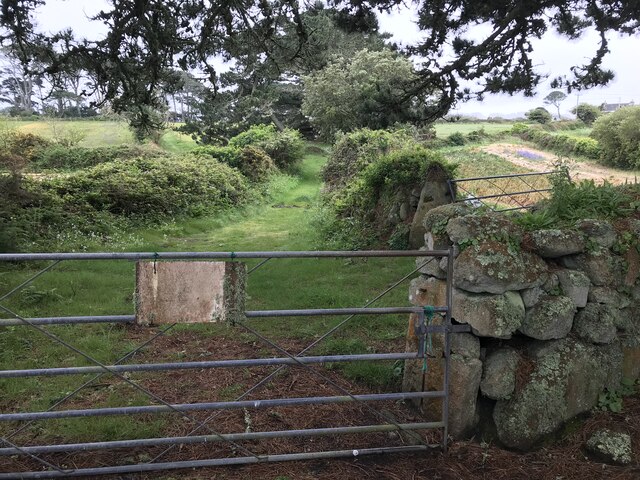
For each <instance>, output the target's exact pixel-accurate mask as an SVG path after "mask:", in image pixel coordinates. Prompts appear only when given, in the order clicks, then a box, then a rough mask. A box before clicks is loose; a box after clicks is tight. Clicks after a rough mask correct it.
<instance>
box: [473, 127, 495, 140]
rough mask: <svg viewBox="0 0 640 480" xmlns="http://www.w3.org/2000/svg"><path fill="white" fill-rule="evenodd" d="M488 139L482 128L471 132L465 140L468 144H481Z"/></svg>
mask: <svg viewBox="0 0 640 480" xmlns="http://www.w3.org/2000/svg"><path fill="white" fill-rule="evenodd" d="M490 137H491V135H489V134H488V133H487V132H486V131H485V129H484V127H480V128H479V129H478V130H472V131H471V132H469V133H468V134H467V140H469V141H470V142H481V141H482V140H485V139H487V138H490Z"/></svg>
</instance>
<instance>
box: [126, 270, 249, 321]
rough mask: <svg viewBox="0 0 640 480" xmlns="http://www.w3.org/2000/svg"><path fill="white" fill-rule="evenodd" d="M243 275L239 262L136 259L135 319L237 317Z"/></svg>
mask: <svg viewBox="0 0 640 480" xmlns="http://www.w3.org/2000/svg"><path fill="white" fill-rule="evenodd" d="M246 276H247V268H246V265H245V264H244V263H239V262H138V263H137V264H136V292H135V299H136V323H137V324H139V325H160V324H167V323H169V324H171V323H220V322H228V323H233V322H235V321H240V320H242V319H244V309H245V284H246Z"/></svg>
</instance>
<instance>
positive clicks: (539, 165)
mask: <svg viewBox="0 0 640 480" xmlns="http://www.w3.org/2000/svg"><path fill="white" fill-rule="evenodd" d="M481 150H482V151H484V152H487V153H492V154H494V155H498V156H499V157H502V158H504V159H505V160H508V161H510V162H511V163H513V164H515V165H518V166H520V167H524V168H528V169H530V170H533V171H536V172H544V171H550V170H554V169H555V165H556V164H557V162H558V161H559V158H558V156H557V155H554V154H553V153H549V152H544V151H542V150H537V149H535V148H531V147H528V146H523V145H516V144H513V143H494V144H492V145H488V146H486V147H481ZM569 171H570V173H571V178H573V179H574V180H593V181H595V182H596V183H602V182H603V181H604V180H606V181H608V182H609V183H613V184H614V185H619V184H623V183H633V182H635V181H640V172H637V171H636V172H633V171H624V170H616V169H613V168H608V167H604V166H602V165H598V164H596V163H591V162H587V161H581V162H570V163H569Z"/></svg>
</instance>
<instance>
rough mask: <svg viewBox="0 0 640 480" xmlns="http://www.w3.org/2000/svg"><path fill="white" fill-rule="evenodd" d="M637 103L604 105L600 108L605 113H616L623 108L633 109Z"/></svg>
mask: <svg viewBox="0 0 640 480" xmlns="http://www.w3.org/2000/svg"><path fill="white" fill-rule="evenodd" d="M634 105H635V103H634V102H633V100H632V101H630V102H629V103H603V104H602V105H601V106H600V110H602V111H603V112H605V113H610V112H615V111H616V110H620V109H621V108H623V107H632V106H634Z"/></svg>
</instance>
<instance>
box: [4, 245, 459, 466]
mask: <svg viewBox="0 0 640 480" xmlns="http://www.w3.org/2000/svg"><path fill="white" fill-rule="evenodd" d="M352 257H390V258H394V257H396V258H397V257H419V258H422V259H423V260H424V261H419V262H418V263H419V264H418V265H417V267H416V268H415V269H414V270H412V271H411V272H409V273H408V274H407V275H405V276H404V277H403V278H401V279H399V280H398V281H397V282H395V283H393V284H392V285H391V286H389V287H388V288H386V289H385V290H384V291H382V292H380V294H378V295H376V296H375V297H374V298H373V299H372V300H370V301H367V302H366V303H365V304H364V305H363V306H362V307H358V308H315V309H305V310H262V311H246V312H244V314H245V316H246V319H247V320H246V321H238V322H235V328H237V329H239V330H241V331H244V332H245V334H250V335H253V336H254V337H255V338H256V339H257V341H258V342H259V343H261V344H262V345H264V346H265V347H268V348H269V349H270V350H271V351H275V352H277V355H278V356H277V357H275V358H272V357H263V358H242V359H231V360H225V359H220V360H217V359H216V360H208V361H189V362H168V363H138V364H131V363H127V360H129V359H130V358H132V357H133V355H135V354H136V353H137V352H140V351H141V350H142V349H144V348H145V347H147V346H149V345H150V344H152V342H154V340H156V339H157V338H159V337H161V336H162V335H163V334H164V333H165V332H167V331H168V330H169V329H171V328H173V327H174V326H175V325H176V324H175V323H173V324H170V325H166V326H165V327H164V328H163V329H160V330H159V331H157V333H154V334H153V335H151V336H150V337H149V338H147V339H146V340H145V341H144V342H143V343H141V344H140V345H138V346H137V347H136V348H134V349H132V350H130V351H129V352H128V353H127V354H126V355H124V356H122V358H120V359H119V360H118V361H116V362H115V363H113V364H110V365H109V364H105V363H103V362H101V361H99V360H98V359H96V358H95V356H94V355H93V354H92V352H91V351H86V350H83V349H82V348H79V347H78V346H76V345H73V344H71V343H70V342H68V341H66V340H64V339H62V338H61V337H60V336H58V335H57V334H56V333H54V332H52V331H51V329H50V328H49V327H50V326H52V325H69V326H70V325H78V324H87V323H123V324H131V323H133V322H134V321H135V316H134V315H111V316H81V317H80V316H76V317H71V316H69V317H41V318H25V317H23V316H22V315H21V314H20V313H19V312H16V311H15V309H14V308H9V307H7V306H6V300H7V299H9V297H11V296H12V295H15V294H16V293H17V292H19V291H20V290H21V289H24V288H25V287H27V286H28V285H30V284H31V283H32V282H33V281H34V280H36V279H37V278H39V277H41V276H42V275H44V274H46V273H47V272H48V271H50V270H51V269H53V268H54V267H56V266H57V265H59V264H60V263H61V262H70V261H75V262H77V261H88V260H99V261H127V260H128V261H132V260H133V261H139V262H140V261H146V262H147V263H149V262H152V263H153V265H154V268H155V262H161V261H163V260H189V261H191V260H200V261H203V260H206V261H211V260H214V259H216V260H231V261H237V260H243V259H262V260H261V262H260V263H258V264H256V265H255V266H254V267H253V268H252V269H251V270H249V272H248V273H251V272H253V271H255V270H256V269H257V268H260V267H261V266H263V265H264V264H265V263H266V262H268V261H270V260H271V259H282V258H297V259H302V258H318V259H321V258H352ZM442 258H446V259H447V271H448V275H447V286H446V304H445V305H435V306H429V307H425V308H423V307H406V306H401V307H384V308H373V307H371V305H372V304H374V302H377V301H378V300H379V299H381V298H383V297H384V296H385V295H387V294H388V293H389V292H390V291H392V290H393V289H395V288H396V287H397V286H398V285H400V284H401V283H402V282H403V281H405V280H407V279H409V278H411V277H412V276H413V275H415V274H416V272H418V271H419V270H420V269H421V268H422V267H424V266H425V265H426V264H427V263H428V262H431V261H439V260H441V259H442ZM44 261H48V262H51V263H49V264H48V265H47V266H46V267H44V268H42V269H41V270H40V271H38V272H37V273H36V274H34V275H32V276H31V277H30V278H29V279H27V280H25V281H23V282H22V283H20V284H19V285H18V286H16V287H15V288H13V289H12V290H10V291H9V292H7V293H4V294H2V295H1V296H0V311H1V312H2V314H1V315H0V316H2V317H9V318H6V319H4V320H0V332H1V330H2V329H5V328H13V329H22V328H24V329H27V330H28V331H31V335H43V336H46V337H48V338H49V339H50V340H51V341H53V342H56V343H57V344H60V345H62V346H63V347H64V348H65V349H68V350H69V351H70V352H73V353H74V354H76V355H78V356H79V357H81V358H83V359H84V361H85V363H86V364H87V366H76V367H57V368H56V366H55V365H46V363H45V365H46V366H47V368H38V369H24V370H2V371H0V379H7V378H25V379H28V378H31V377H42V380H41V381H42V382H45V381H46V380H47V378H49V377H52V376H61V375H86V374H92V375H94V376H93V377H91V378H90V379H89V380H88V381H85V382H84V383H82V384H80V385H79V386H78V387H77V388H76V389H74V390H73V391H71V392H66V395H64V396H63V397H62V398H61V399H59V400H58V401H56V402H55V404H53V405H52V406H51V407H50V408H48V409H47V410H45V411H28V412H27V411H14V410H12V411H9V412H7V411H4V412H0V426H7V425H9V426H11V428H12V429H11V430H8V429H6V428H5V430H4V431H8V432H9V433H8V434H3V435H2V436H1V437H0V461H1V460H3V459H4V460H5V461H6V460H7V459H14V460H9V463H8V465H12V466H13V467H14V468H11V469H10V470H9V471H7V470H6V468H4V469H2V470H1V472H2V473H0V479H9V478H23V479H31V478H62V477H79V476H94V475H104V474H112V475H117V474H127V473H141V472H152V471H158V470H170V469H181V468H196V467H213V466H227V465H242V464H256V463H263V462H278V461H294V460H307V459H328V458H353V457H356V456H363V455H377V454H390V453H408V452H425V451H427V450H429V449H431V448H434V447H437V446H438V445H437V444H436V445H430V444H428V442H427V441H425V439H424V436H423V435H419V434H417V433H416V432H417V431H419V430H426V429H441V430H442V437H441V447H442V449H444V450H446V448H447V437H448V430H447V424H448V416H449V412H448V395H449V353H450V345H449V335H450V333H451V332H455V331H467V328H465V327H467V326H463V325H460V326H455V325H452V324H451V300H452V285H451V279H452V272H453V259H452V257H451V252H450V251H448V250H439V251H298V252H294V251H291V252H201V253H188V252H177V253H168V252H167V253H43V254H0V265H2V262H18V263H20V262H31V263H30V267H31V268H34V265H39V264H36V263H33V262H44ZM5 265H6V263H5ZM158 265H160V263H159V264H158ZM398 313H402V314H407V313H413V314H417V316H418V317H417V318H418V322H417V323H416V326H415V330H416V331H415V333H416V335H417V336H418V338H419V342H418V343H419V345H420V347H419V348H418V349H417V350H418V351H413V352H404V351H402V352H389V353H367V354H343V355H324V356H323V355H315V356H306V355H305V354H306V353H307V352H309V351H310V350H311V349H312V348H313V347H315V346H316V345H318V344H319V343H320V342H322V341H323V340H324V339H326V338H328V337H329V336H331V335H332V334H334V333H335V332H336V331H337V330H339V329H340V328H342V327H343V326H344V325H345V324H347V323H348V322H349V321H350V320H351V319H352V318H354V317H355V316H358V315H363V314H366V315H388V314H398ZM434 313H437V314H439V315H441V316H442V318H443V320H442V322H441V323H440V324H439V325H436V324H432V323H431V321H430V320H431V317H432V316H433V314H434ZM328 315H332V316H344V317H345V318H344V319H342V320H341V321H340V322H339V323H337V324H336V325H334V326H333V327H332V328H330V329H329V330H328V331H327V332H326V333H324V334H323V335H321V336H320V337H318V338H315V339H314V341H313V342H311V343H310V344H309V345H307V346H306V347H305V348H303V349H301V350H299V351H294V352H290V351H288V350H287V349H285V348H283V347H282V346H281V345H279V344H278V342H276V341H274V340H271V339H269V338H267V337H266V336H265V335H263V334H261V333H260V332H258V331H257V330H256V329H255V326H254V325H252V323H254V322H255V321H256V320H255V319H261V318H266V317H302V318H304V319H305V321H306V322H311V321H313V317H317V316H328ZM56 328H57V327H56ZM67 328H72V327H67ZM75 328H78V327H75ZM142 328H144V327H142ZM143 331H145V332H146V331H148V332H149V333H153V332H154V330H151V329H149V330H143ZM432 333H439V334H442V337H443V353H442V355H443V357H444V358H443V361H444V363H443V364H444V374H443V384H442V387H441V389H440V390H438V391H416V392H396V393H368V394H353V393H351V392H350V391H349V390H348V389H346V388H345V387H344V386H341V385H340V384H339V383H337V382H336V381H334V380H332V379H331V378H330V377H329V375H328V374H327V370H325V369H315V368H313V365H318V364H324V363H327V362H332V363H334V362H359V361H367V360H396V361H406V360H411V359H414V360H415V359H424V364H425V367H426V358H427V349H428V345H429V343H430V337H431V334H432ZM419 361H420V362H422V361H423V360H419ZM257 366H275V367H277V368H276V369H275V370H274V371H272V372H271V373H269V374H267V375H266V376H264V377H263V378H261V379H260V380H259V381H258V382H256V383H255V384H254V385H253V386H252V387H251V388H249V389H248V390H246V391H245V392H244V393H242V394H241V395H237V398H235V400H233V401H208V402H199V403H171V402H169V401H166V400H164V399H163V398H162V397H161V395H159V394H157V393H154V392H153V391H151V390H150V389H149V388H146V387H144V386H142V385H140V384H139V383H138V382H136V381H134V380H132V379H131V375H132V374H133V373H136V372H137V373H139V372H167V371H171V370H174V371H175V370H189V369H191V370H195V371H203V370H206V369H222V368H225V369H226V368H243V369H247V368H252V367H257ZM289 366H293V367H300V369H301V370H304V371H305V372H308V373H309V374H310V375H311V376H313V378H316V379H317V381H318V382H323V385H329V386H330V387H331V388H332V389H333V390H334V391H335V393H336V395H333V396H311V397H287V398H260V399H257V400H256V399H251V400H249V399H247V398H248V397H249V396H251V395H252V394H255V393H256V392H258V391H259V390H260V389H261V388H262V387H264V386H265V385H267V384H268V383H269V382H270V381H272V380H273V379H274V378H275V377H276V376H277V375H278V374H279V373H280V372H281V371H282V370H283V369H286V368H288V367H289ZM194 374H196V373H194ZM105 375H107V376H114V377H116V378H117V379H119V381H121V382H124V383H125V384H127V385H129V386H130V387H132V388H133V389H135V391H137V392H140V393H141V394H143V395H144V396H145V397H147V398H148V399H149V400H150V404H146V405H128V406H122V407H100V408H73V409H65V408H64V407H65V405H64V404H65V402H68V401H69V400H71V399H72V398H73V397H75V396H77V395H78V393H79V392H81V391H82V390H84V389H87V388H88V387H91V386H92V385H93V384H94V383H95V382H96V380H98V379H99V378H101V377H103V376H105ZM214 393H215V392H212V394H214ZM234 397H236V396H235V395H234ZM425 398H429V399H441V400H440V401H441V402H442V417H441V419H440V420H439V421H434V422H424V421H423V422H420V423H415V422H414V423H399V422H397V421H396V420H395V419H394V418H392V417H391V416H390V415H389V414H388V412H386V411H384V410H380V409H378V408H376V407H374V406H373V405H375V402H380V401H390V400H391V401H400V400H417V399H425ZM343 403H357V404H358V405H359V406H360V408H362V409H363V410H366V412H369V413H370V414H373V415H374V416H375V417H376V418H377V419H378V420H379V421H378V422H377V423H375V424H370V425H356V426H344V425H336V426H331V427H327V428H313V429H289V430H273V431H245V432H231V433H221V432H220V431H218V430H217V425H218V424H219V423H218V420H219V419H220V416H221V415H222V414H224V413H225V412H228V411H234V410H235V411H237V410H238V409H240V410H242V409H245V411H249V410H250V411H255V410H259V409H269V408H272V407H279V406H295V405H298V406H301V405H307V406H311V408H313V407H312V406H313V405H323V404H325V405H326V404H336V407H335V408H336V409H337V408H339V406H338V405H337V404H343ZM253 409H255V410H253ZM203 411H206V412H213V413H211V414H210V415H209V416H208V417H206V418H205V419H204V420H201V419H200V418H195V417H194V415H195V414H196V413H197V412H203ZM167 413H175V414H178V415H177V417H176V418H179V419H181V420H182V421H183V422H190V424H189V425H190V427H189V433H188V435H180V436H167V437H160V438H136V439H117V440H112V441H100V442H87V443H74V444H68V443H67V444H64V443H61V444H54V445H46V444H44V445H43V444H38V442H37V438H35V439H33V440H32V441H30V442H28V443H29V444H28V445H24V442H21V443H23V444H22V445H19V444H18V441H19V440H18V439H19V438H23V437H19V434H20V433H22V432H25V430H26V429H27V428H29V427H30V426H32V425H33V424H34V422H38V421H43V420H53V419H69V418H82V419H84V420H83V421H86V422H92V421H94V420H95V418H96V417H98V416H108V415H141V414H145V415H146V417H145V418H154V417H153V416H152V415H155V414H167ZM214 419H215V420H216V421H215V422H212V421H213V420H214ZM14 427H15V428H14ZM380 432H387V433H388V432H397V436H396V438H402V439H403V440H405V441H403V444H402V445H399V446H398V445H396V446H389V445H384V444H383V445H379V446H376V447H375V448H357V446H354V447H353V448H350V449H342V450H323V451H302V452H299V451H298V452H292V453H286V454H282V453H280V454H268V453H267V454H264V453H260V454H258V453H255V452H253V451H252V450H253V449H254V446H255V445H256V442H257V441H259V440H263V441H266V440H269V439H279V438H291V437H309V438H312V437H318V436H332V437H333V436H337V435H347V434H349V435H350V434H359V435H364V434H367V435H370V434H376V433H380ZM376 438H387V439H389V438H390V437H389V436H388V435H386V436H384V437H376ZM34 442H35V443H34ZM205 443H207V444H216V445H228V446H229V447H230V448H229V450H230V453H227V454H226V455H225V456H220V457H217V458H201V457H199V458H190V459H186V460H183V459H181V458H180V459H176V460H175V461H173V460H172V461H167V459H166V454H167V453H168V452H170V451H171V450H172V449H174V448H178V447H180V446H183V445H194V444H205ZM143 447H156V448H158V447H166V449H164V450H162V452H161V453H159V454H157V455H153V456H152V455H149V456H148V457H149V458H147V459H145V460H146V461H142V462H140V461H139V462H138V463H133V464H126V463H125V464H122V463H120V464H112V465H105V464H104V463H102V464H99V466H93V467H87V466H84V467H79V468H75V467H74V468H71V467H69V464H68V463H65V462H64V461H62V459H64V458H65V457H64V455H72V454H75V453H78V452H104V451H106V450H112V449H136V451H139V449H141V448H143ZM154 452H155V451H154ZM123 456H124V455H123ZM151 457H152V458H151ZM115 458H118V457H115ZM18 459H21V462H24V461H26V462H27V463H26V464H27V465H30V467H28V469H27V470H23V471H15V470H20V469H19V468H16V467H18V465H20V464H21V463H20V462H19V461H18ZM61 463H62V464H61ZM113 463H117V462H115V461H114V462H113ZM1 464H2V463H0V465H1ZM22 464H24V463H22ZM5 465H7V463H5ZM34 465H37V467H34ZM38 468H39V470H38ZM29 470H30V471H29Z"/></svg>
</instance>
